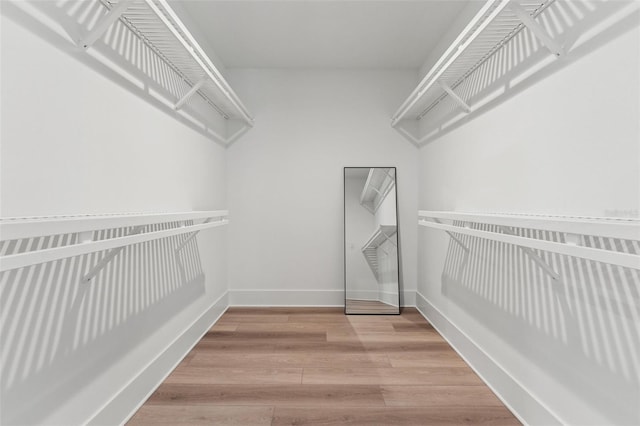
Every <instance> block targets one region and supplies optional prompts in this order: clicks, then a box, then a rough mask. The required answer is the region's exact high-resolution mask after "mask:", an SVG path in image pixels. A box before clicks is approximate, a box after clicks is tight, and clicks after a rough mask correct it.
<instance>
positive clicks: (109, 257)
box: [82, 226, 144, 283]
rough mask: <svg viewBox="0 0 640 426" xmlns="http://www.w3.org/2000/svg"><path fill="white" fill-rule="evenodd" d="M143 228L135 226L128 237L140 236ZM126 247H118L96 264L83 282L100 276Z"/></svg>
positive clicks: (83, 278)
mask: <svg viewBox="0 0 640 426" xmlns="http://www.w3.org/2000/svg"><path fill="white" fill-rule="evenodd" d="M143 228H144V226H135V227H134V228H133V229H132V230H131V232H129V233H127V236H129V235H136V234H139V233H140V232H142V229H143ZM125 247H126V246H122V247H116V248H114V249H111V250H110V251H109V252H107V254H105V255H104V257H103V258H102V259H100V261H98V263H96V264H95V266H94V267H93V268H91V270H89V272H87V274H86V275H85V276H84V277H82V282H84V283H88V282H89V281H91V280H92V279H93V278H94V277H95V276H96V275H98V272H100V271H101V270H102V269H104V267H105V266H107V264H109V262H111V261H112V260H113V258H114V257H116V256H117V255H118V254H119V253H120V252H121V251H122V250H124V248H125Z"/></svg>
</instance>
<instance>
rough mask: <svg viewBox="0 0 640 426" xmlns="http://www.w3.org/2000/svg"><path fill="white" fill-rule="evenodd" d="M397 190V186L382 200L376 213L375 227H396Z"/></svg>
mask: <svg viewBox="0 0 640 426" xmlns="http://www.w3.org/2000/svg"><path fill="white" fill-rule="evenodd" d="M396 210H397V208H396V188H395V186H394V187H393V188H392V189H391V190H390V191H389V193H388V194H387V196H386V197H385V198H384V200H382V202H381V203H380V206H379V207H378V210H376V213H375V226H376V228H377V227H378V226H380V225H387V226H388V225H396V224H397V217H396V216H397V212H396Z"/></svg>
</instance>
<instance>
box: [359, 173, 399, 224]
mask: <svg viewBox="0 0 640 426" xmlns="http://www.w3.org/2000/svg"><path fill="white" fill-rule="evenodd" d="M394 185H395V173H394V169H393V168H390V167H386V168H383V167H377V168H371V169H369V175H368V176H367V181H366V183H365V184H364V188H363V189H362V194H361V195H360V204H362V206H363V207H364V208H366V209H367V210H369V212H371V213H372V214H375V212H376V211H377V210H378V207H380V204H382V202H383V201H384V199H385V197H386V196H387V195H388V194H389V192H391V190H392V189H393V187H394Z"/></svg>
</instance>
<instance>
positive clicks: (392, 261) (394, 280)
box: [377, 235, 398, 306]
mask: <svg viewBox="0 0 640 426" xmlns="http://www.w3.org/2000/svg"><path fill="white" fill-rule="evenodd" d="M394 243H395V244H396V245H397V236H396V235H394V236H393V237H392V238H391V239H390V240H387V241H385V242H384V243H382V244H381V245H380V247H378V249H377V254H378V300H380V301H382V302H384V303H387V304H389V305H394V306H398V249H397V248H396V245H394Z"/></svg>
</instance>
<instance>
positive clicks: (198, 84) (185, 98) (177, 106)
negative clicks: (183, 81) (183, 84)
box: [173, 75, 209, 111]
mask: <svg viewBox="0 0 640 426" xmlns="http://www.w3.org/2000/svg"><path fill="white" fill-rule="evenodd" d="M207 80H209V76H206V75H205V76H204V77H202V78H201V79H200V80H198V81H197V82H196V84H194V85H193V86H191V89H189V91H188V92H187V93H185V95H184V96H183V97H181V98H180V99H178V102H176V104H175V106H174V107H173V108H174V109H175V110H176V111H178V110H179V109H180V108H182V107H183V106H184V104H186V103H187V101H188V100H189V99H191V97H192V96H193V95H195V94H196V92H197V91H198V90H200V88H201V87H202V86H204V84H205V83H206V82H207Z"/></svg>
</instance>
